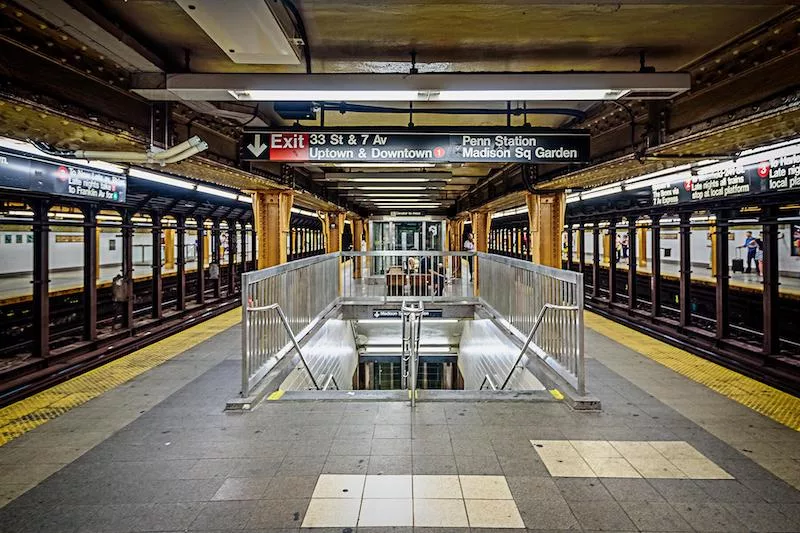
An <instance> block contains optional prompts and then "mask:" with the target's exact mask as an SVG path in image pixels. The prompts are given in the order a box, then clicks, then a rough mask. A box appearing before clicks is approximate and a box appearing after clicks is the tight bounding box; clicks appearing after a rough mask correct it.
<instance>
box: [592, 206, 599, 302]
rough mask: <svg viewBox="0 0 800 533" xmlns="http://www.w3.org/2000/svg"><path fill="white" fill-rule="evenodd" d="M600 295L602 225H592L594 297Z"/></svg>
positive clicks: (596, 223) (595, 223)
mask: <svg viewBox="0 0 800 533" xmlns="http://www.w3.org/2000/svg"><path fill="white" fill-rule="evenodd" d="M599 297H600V227H599V226H598V222H597V221H595V222H594V224H593V225H592V298H599Z"/></svg>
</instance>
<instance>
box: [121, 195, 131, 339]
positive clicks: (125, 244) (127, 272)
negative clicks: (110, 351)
mask: <svg viewBox="0 0 800 533" xmlns="http://www.w3.org/2000/svg"><path fill="white" fill-rule="evenodd" d="M121 214H122V279H123V281H124V283H125V302H124V306H123V311H122V327H123V328H133V299H134V292H133V220H132V219H133V213H131V212H130V211H128V210H127V209H125V210H123V211H122V213H121Z"/></svg>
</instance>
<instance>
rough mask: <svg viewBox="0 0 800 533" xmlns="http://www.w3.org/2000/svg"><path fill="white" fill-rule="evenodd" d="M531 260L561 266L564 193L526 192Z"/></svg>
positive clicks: (541, 263) (551, 265) (555, 266)
mask: <svg viewBox="0 0 800 533" xmlns="http://www.w3.org/2000/svg"><path fill="white" fill-rule="evenodd" d="M525 203H526V205H527V207H528V228H529V232H528V235H529V240H530V248H531V260H532V261H533V262H534V263H538V264H540V265H545V266H550V267H554V268H561V231H562V228H563V227H564V207H565V202H564V193H562V192H556V193H541V194H538V193H537V194H534V193H527V194H526V197H525Z"/></svg>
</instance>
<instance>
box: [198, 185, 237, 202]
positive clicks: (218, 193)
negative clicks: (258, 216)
mask: <svg viewBox="0 0 800 533" xmlns="http://www.w3.org/2000/svg"><path fill="white" fill-rule="evenodd" d="M197 192H204V193H206V194H213V195H214V196H220V197H222V198H229V199H231V200H238V198H239V195H238V194H235V193H232V192H228V191H223V190H221V189H215V188H214V187H207V186H205V185H198V186H197Z"/></svg>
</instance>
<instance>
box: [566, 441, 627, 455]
mask: <svg viewBox="0 0 800 533" xmlns="http://www.w3.org/2000/svg"><path fill="white" fill-rule="evenodd" d="M569 442H570V444H572V447H573V448H575V449H576V450H578V453H579V454H581V456H582V457H584V458H588V457H599V458H604V457H622V455H620V453H619V452H618V451H617V450H616V449H615V448H614V447H613V446H611V444H610V443H609V442H608V441H607V440H571V441H569Z"/></svg>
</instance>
